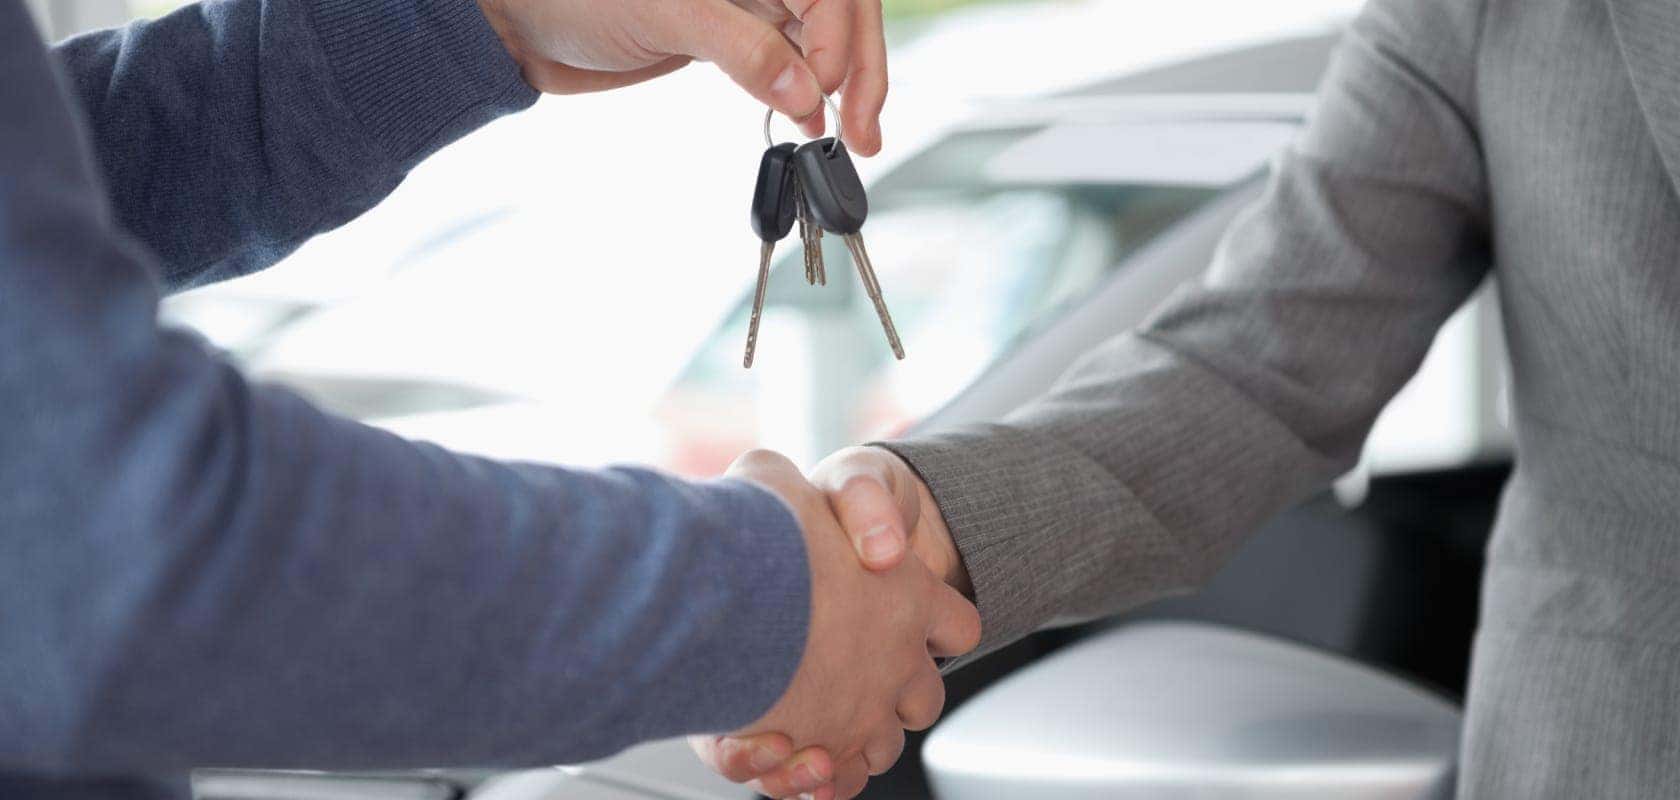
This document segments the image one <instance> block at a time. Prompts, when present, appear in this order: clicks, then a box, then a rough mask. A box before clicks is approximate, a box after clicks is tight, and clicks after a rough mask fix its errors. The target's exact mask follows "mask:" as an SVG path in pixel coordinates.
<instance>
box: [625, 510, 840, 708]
mask: <svg viewBox="0 0 1680 800" xmlns="http://www.w3.org/2000/svg"><path fill="white" fill-rule="evenodd" d="M696 486H697V490H698V491H699V492H701V493H703V494H704V497H705V500H704V501H703V502H700V503H696V505H695V508H696V509H697V513H702V514H704V515H705V516H707V517H708V519H710V520H712V521H713V522H715V524H716V527H717V528H718V529H719V533H720V535H719V536H717V537H716V539H715V543H716V545H717V546H718V547H719V548H721V552H720V553H719V558H718V559H717V560H716V561H715V563H714V566H715V567H716V568H717V569H721V570H723V572H721V573H717V574H714V575H712V576H711V578H712V580H714V581H716V583H717V587H716V588H717V589H718V594H720V595H721V596H724V597H726V598H728V600H727V603H726V605H725V607H724V608H723V609H722V610H721V616H720V619H721V620H724V621H725V623H724V624H722V625H720V626H719V627H720V629H722V630H724V631H726V632H727V634H726V635H722V636H718V637H714V638H711V639H710V640H708V641H707V642H705V643H703V644H702V646H700V647H698V648H697V649H695V650H694V651H692V652H690V653H689V654H688V658H687V664H686V666H687V667H688V670H689V673H690V674H691V675H693V676H706V678H705V681H704V682H703V684H702V685H701V686H696V685H695V684H693V683H690V682H686V681H684V682H672V683H669V684H667V685H664V686H650V687H646V688H645V691H644V692H643V694H642V698H643V700H644V701H655V702H650V703H649V705H650V706H651V707H654V708H657V709H661V712H660V713H663V714H676V715H677V716H679V717H681V718H682V719H681V723H682V725H683V726H684V728H685V729H687V730H695V729H697V728H710V727H713V726H714V725H715V726H716V728H717V729H718V730H725V731H727V730H735V729H737V728H740V727H742V726H745V725H746V724H747V723H750V722H752V721H753V720H755V719H758V718H759V717H761V716H763V715H764V713H765V712H766V711H768V710H770V707H771V706H772V705H774V704H775V702H776V701H777V700H779V699H781V696H782V693H783V692H785V691H786V690H787V687H788V685H789V684H790V683H792V682H793V675H794V673H795V672H796V671H797V670H798V668H799V664H800V661H801V660H802V659H803V658H804V656H805V644H806V638H807V636H808V629H809V625H810V622H811V572H810V564H809V561H808V559H807V555H806V552H805V536H804V534H803V532H802V531H801V529H800V525H799V520H798V518H797V517H796V516H794V513H793V511H792V509H790V508H789V507H788V505H787V504H786V503H784V502H782V500H781V498H779V497H777V496H776V495H774V494H772V493H771V492H770V491H768V490H766V489H764V488H763V487H761V486H759V485H757V484H754V483H750V482H748V481H743V480H736V479H722V480H715V481H707V482H704V483H700V484H697V485H696ZM719 722H721V723H722V724H721V725H718V724H717V723H719Z"/></svg>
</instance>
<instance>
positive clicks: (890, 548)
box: [863, 524, 902, 561]
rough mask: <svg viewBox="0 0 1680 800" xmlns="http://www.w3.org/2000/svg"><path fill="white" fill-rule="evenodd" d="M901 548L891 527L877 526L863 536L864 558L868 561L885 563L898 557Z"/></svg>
mask: <svg viewBox="0 0 1680 800" xmlns="http://www.w3.org/2000/svg"><path fill="white" fill-rule="evenodd" d="M901 547H902V545H901V543H900V542H899V539H898V534H897V533H896V532H894V531H893V527H892V526H891V525H886V524H882V525H876V526H875V527H873V528H870V529H869V532H868V533H865V534H864V535H863V557H864V559H865V560H867V561H885V560H886V559H889V558H892V557H893V556H895V555H898V551H899V550H900V549H901Z"/></svg>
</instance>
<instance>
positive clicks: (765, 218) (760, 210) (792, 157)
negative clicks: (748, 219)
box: [741, 97, 904, 369]
mask: <svg viewBox="0 0 1680 800" xmlns="http://www.w3.org/2000/svg"><path fill="white" fill-rule="evenodd" d="M823 100H824V102H825V103H826V104H827V105H828V108H829V109H830V110H832V111H834V124H835V130H836V135H835V136H833V137H829V138H824V139H816V140H813V141H809V142H806V143H805V144H802V145H798V146H795V145H793V144H792V143H782V144H776V143H775V140H773V139H771V138H770V122H771V121H772V120H773V119H774V118H775V114H776V112H775V111H774V110H772V111H768V112H766V113H765V115H764V144H765V145H766V146H767V147H768V148H769V149H767V150H765V151H764V158H763V159H761V160H760V161H759V164H758V184H757V185H756V186H755V187H754V188H753V202H752V226H753V232H754V233H757V234H758V238H759V240H760V241H761V242H762V243H763V244H762V245H761V247H760V249H759V254H758V288H757V289H756V291H754V292H753V307H752V319H751V321H750V322H748V323H747V325H748V327H747V354H746V357H745V358H743V359H742V360H741V365H742V366H743V367H746V368H748V369H751V368H752V365H753V352H754V351H755V350H756V349H757V348H758V323H759V318H760V317H762V316H763V315H764V291H765V286H766V284H767V283H768V282H769V280H770V256H771V255H772V254H773V253H775V251H776V243H777V242H779V241H781V240H783V239H785V238H787V235H788V233H789V232H790V231H792V230H793V226H794V224H795V223H796V222H797V223H798V225H799V242H800V244H801V245H803V246H804V248H805V282H806V283H808V284H810V285H812V286H819V285H820V286H827V285H828V269H827V267H825V266H824V265H823V255H822V237H823V232H824V231H827V232H829V233H832V234H835V235H836V236H839V237H841V238H842V239H843V240H845V242H846V249H847V250H849V251H851V254H852V263H854V264H856V265H857V271H858V277H859V279H861V280H862V281H863V290H864V291H865V292H867V293H868V294H869V300H870V302H872V303H874V304H875V314H876V315H877V316H879V317H880V318H881V327H882V328H883V329H885V330H886V332H887V344H888V345H890V346H891V347H892V351H893V355H894V356H896V357H898V358H899V359H900V360H903V358H904V345H903V344H902V343H900V342H899V340H898V329H896V328H894V327H893V321H892V315H891V314H889V313H887V303H886V301H885V300H883V299H882V298H881V283H880V281H878V280H876V279H875V265H874V264H872V263H870V261H869V251H868V250H866V249H864V246H863V234H862V233H861V231H862V230H863V221H864V219H865V218H867V217H868V216H869V198H868V196H866V195H865V194H864V191H863V181H862V180H861V179H860V178H859V177H858V173H857V167H856V166H854V165H853V164H852V156H851V153H849V152H847V150H846V142H845V140H844V137H842V136H841V135H840V134H839V125H840V112H839V110H838V109H836V108H835V107H834V102H833V101H832V100H829V99H828V98H827V97H824V98H823Z"/></svg>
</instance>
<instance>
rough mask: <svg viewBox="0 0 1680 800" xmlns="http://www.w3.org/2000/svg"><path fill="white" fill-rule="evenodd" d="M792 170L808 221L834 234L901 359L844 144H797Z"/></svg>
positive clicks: (863, 198) (865, 202) (859, 185)
mask: <svg viewBox="0 0 1680 800" xmlns="http://www.w3.org/2000/svg"><path fill="white" fill-rule="evenodd" d="M793 161H794V169H795V170H796V171H797V172H798V173H799V183H800V186H801V187H802V188H803V189H804V197H805V202H806V203H807V204H808V205H809V206H810V211H811V219H812V220H813V221H815V222H816V223H817V225H819V226H821V227H822V229H823V230H826V231H828V232H829V233H833V234H837V235H839V236H840V237H841V238H842V239H844V240H845V242H846V249H847V250H849V251H851V254H852V262H853V263H854V264H856V265H857V270H858V277H859V279H861V280H862V281H863V290H864V291H865V292H867V293H868V294H869V301H870V302H871V303H874V304H875V315H876V316H878V317H880V318H881V328H882V329H883V330H885V331H886V333H887V344H888V345H889V346H891V347H892V351H893V355H894V356H896V357H897V358H898V359H899V360H901V361H902V360H903V359H904V345H903V344H902V343H900V342H899V340H898V329H897V328H896V327H894V326H893V321H892V315H891V314H889V313H887V301H886V300H885V299H884V298H882V297H881V282H880V281H879V280H877V279H876V277H875V265H874V264H873V263H872V262H870V260H869V251H868V250H867V249H865V248H864V246H863V233H862V231H863V222H864V220H865V219H867V218H868V217H869V197H868V195H866V194H865V193H864V191H863V180H862V179H861V178H859V177H858V173H857V167H856V166H854V165H853V164H852V155H851V153H849V152H847V151H846V144H845V143H844V142H841V141H839V140H837V139H833V138H828V139H817V140H815V141H811V142H806V143H805V144H802V145H800V146H799V149H798V150H796V151H795V152H794V156H793Z"/></svg>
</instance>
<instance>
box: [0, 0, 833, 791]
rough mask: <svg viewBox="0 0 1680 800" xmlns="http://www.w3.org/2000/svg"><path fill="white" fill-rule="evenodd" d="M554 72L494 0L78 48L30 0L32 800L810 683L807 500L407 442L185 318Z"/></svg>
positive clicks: (13, 422)
mask: <svg viewBox="0 0 1680 800" xmlns="http://www.w3.org/2000/svg"><path fill="white" fill-rule="evenodd" d="M534 100H535V96H534V93H533V92H532V90H531V89H530V88H529V87H527V86H526V85H525V84H524V83H523V81H521V80H520V78H519V76H518V72H517V70H516V68H515V66H514V64H513V63H512V61H511V59H510V58H509V57H508V55H507V53H506V51H505V50H504V49H503V48H502V46H501V44H500V43H499V41H498V40H497V39H496V37H495V34H494V33H493V32H492V31H491V30H490V29H489V26H488V25H487V23H486V22H485V20H484V19H483V17H482V15H481V14H480V13H479V11H478V9H477V6H476V5H475V3H474V2H473V0H215V1H213V2H207V3H204V4H202V5H198V6H192V7H188V8H186V9H184V10H182V11H180V12H178V13H176V14H173V15H171V16H169V17H166V18H164V19H161V20H158V21H155V22H150V23H137V24H135V25H132V26H130V27H128V28H126V29H122V30H115V31H108V32H103V33H96V34H91V35H88V36H83V37H80V38H77V39H73V40H71V41H68V42H66V43H64V44H61V45H59V46H57V47H56V48H50V49H49V48H47V47H46V46H44V45H43V44H42V43H41V42H40V41H39V38H38V36H37V33H36V30H35V28H34V26H33V25H31V24H30V21H29V18H28V13H27V11H26V10H25V9H24V7H23V5H22V2H21V0H0V772H3V773H6V776H4V777H0V797H4V798H7V800H16V799H17V798H31V797H52V798H63V797H103V796H123V797H134V796H137V795H139V794H141V793H143V792H147V791H152V790H148V789H143V788H141V787H142V784H140V783H130V782H125V781H126V778H124V777H123V776H134V775H147V776H163V777H164V778H165V779H166V783H168V785H170V786H172V787H173V788H171V789H166V790H164V792H165V794H164V795H163V796H168V794H169V793H171V792H178V791H179V787H180V786H181V785H183V784H181V783H180V782H179V780H178V779H172V778H170V776H179V775H181V774H183V773H184V770H186V769H188V768H190V767H194V766H217V765H239V766H260V767H311V768H327V769H335V768H349V769H359V768H382V769H383V768H402V767H418V766H449V765H510V766H511V765H532V764H544V763H554V762H569V761H578V760H584V759H589V758H592V757H596V756H601V755H605V754H607V753H610V752H613V751H614V750H617V749H619V748H621V747H624V746H626V745H628V744H631V743H634V742H637V741H640V740H645V739H649V738H653V737H661V736H669V735H675V734H680V733H685V732H694V731H701V730H720V729H727V728H731V727H733V726H737V725H740V724H743V723H746V722H748V721H750V720H752V719H754V718H755V717H756V716H758V715H759V714H761V713H762V712H763V711H764V710H765V709H766V708H767V707H768V706H769V705H770V704H771V703H772V702H774V700H775V699H776V698H777V697H778V696H779V695H780V693H781V692H782V690H783V689H784V688H785V687H786V684H787V682H788V680H789V678H790V677H791V675H792V672H793V670H794V668H795V667H796V665H797V664H798V661H799V658H800V656H801V654H802V652H803V649H804V644H805V633H806V624H807V621H808V615H809V602H810V598H809V593H810V590H809V580H810V579H809V573H808V571H807V565H806V563H805V553H804V548H803V543H802V540H801V537H800V534H799V530H798V527H797V524H796V522H795V521H794V519H793V517H792V515H791V514H790V513H789V512H788V510H787V509H786V507H785V506H783V505H782V504H781V503H780V502H779V501H778V500H777V499H776V498H775V497H774V496H772V495H770V494H768V493H766V492H764V491H762V490H761V489H758V488H756V487H753V486H749V485H747V484H744V483H738V482H732V481H717V482H703V483H695V482H688V481H683V480H678V479H675V478H672V477H668V476H665V475H661V474H659V473H656V472H652V471H649V470H642V469H631V468H625V469H612V470H605V471H582V470H567V469H559V468H552V467H541V466H532V465H518V464H505V463H497V462H493V461H487V460H482V459H476V458H468V457H464V456H460V455H456V454H454V453H450V452H446V451H444V450H441V449H439V448H436V447H431V446H427V445H422V444H415V443H412V442H408V441H404V440H402V439H400V438H397V437H395V436H392V435H390V434H387V433H383V432H380V431H377V430H373V429H370V428H367V427H364V426H362V425H358V424H356V423H353V422H349V421H346V420H343V419H338V418H335V417H333V416H330V415H328V414H324V413H322V412H321V411H318V410H316V409H315V408H312V407H311V406H310V405H309V404H308V403H306V402H304V401H303V400H301V399H299V398H298V397H297V396H295V395H293V394H291V393H289V392H287V391H286V390H284V389H281V388H277V387H273V386H261V385H254V384H251V383H249V382H247V381H246V380H245V379H244V378H243V377H242V376H241V375H240V374H239V373H238V372H237V371H236V370H235V369H233V368H232V367H230V366H229V365H228V364H227V363H225V362H224V361H222V360H221V359H219V358H218V357H217V355H216V354H215V353H214V352H212V351H211V350H210V349H208V348H207V347H206V346H205V345H204V344H203V343H202V342H201V341H199V340H198V339H197V338H195V337H194V336H192V335H189V334H186V333H183V332H180V331H174V330H168V329H165V328H161V327H159V325H158V322H157V306H158V300H159V297H160V295H161V294H162V293H164V292H168V291H171V290H177V289H181V288H184V287H189V286H195V285H200V284H203V283H207V282H211V281H215V280H219V279H224V278H229V277H233V276H236V275H241V274H245V273H248V272H251V271H253V270H257V269H261V268H263V267H266V266H268V265H270V264H272V263H274V262H275V261H276V260H277V259H279V258H281V257H282V256H284V255H285V254H287V253H288V252H290V251H291V250H293V249H294V248H296V247H297V246H298V245H299V244H301V243H302V242H304V241H305V240H307V239H308V238H309V237H310V236H313V235H315V234H317V233H319V232H322V231H325V230H328V229H330V228H333V227H335V226H338V225H341V224H344V223H345V222H348V221H349V220H351V219H353V218H355V217H356V216H357V215H358V214H361V213H362V212H363V211H365V210H367V209H368V208H369V207H371V206H373V205H374V204H375V203H377V202H378V201H379V200H380V199H381V198H382V197H384V196H385V195H386V194H387V193H389V192H390V191H391V190H392V189H393V188H395V187H396V185H397V184H398V183H399V182H400V181H401V180H402V178H403V175H404V173H405V172H406V171H407V170H409V169H410V168H412V167H413V166H414V165H415V164H416V163H418V162H419V161H420V160H421V159H423V158H425V157H426V156H427V155H428V154H430V153H432V152H434V151H435V150H437V149H438V148H439V147H442V146H443V145H445V144H447V143H449V142H450V141H452V140H454V139H456V138H458V137H460V136H462V135H463V134H465V133H467V132H468V131H470V130H472V129H473V128H475V127H477V126H479V125H481V124H483V123H485V122H488V121H490V120H491V119H494V118H495V117H497V116H499V115H502V114H506V113H510V112H513V111H517V110H519V109H521V108H524V107H526V106H528V105H529V104H531V103H532V102H534ZM462 280H471V278H470V276H465V275H463V276H462ZM577 390H578V391H579V392H588V391H590V387H589V386H587V385H580V386H579V387H578V389H577ZM151 785H154V786H155V785H156V784H151Z"/></svg>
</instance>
